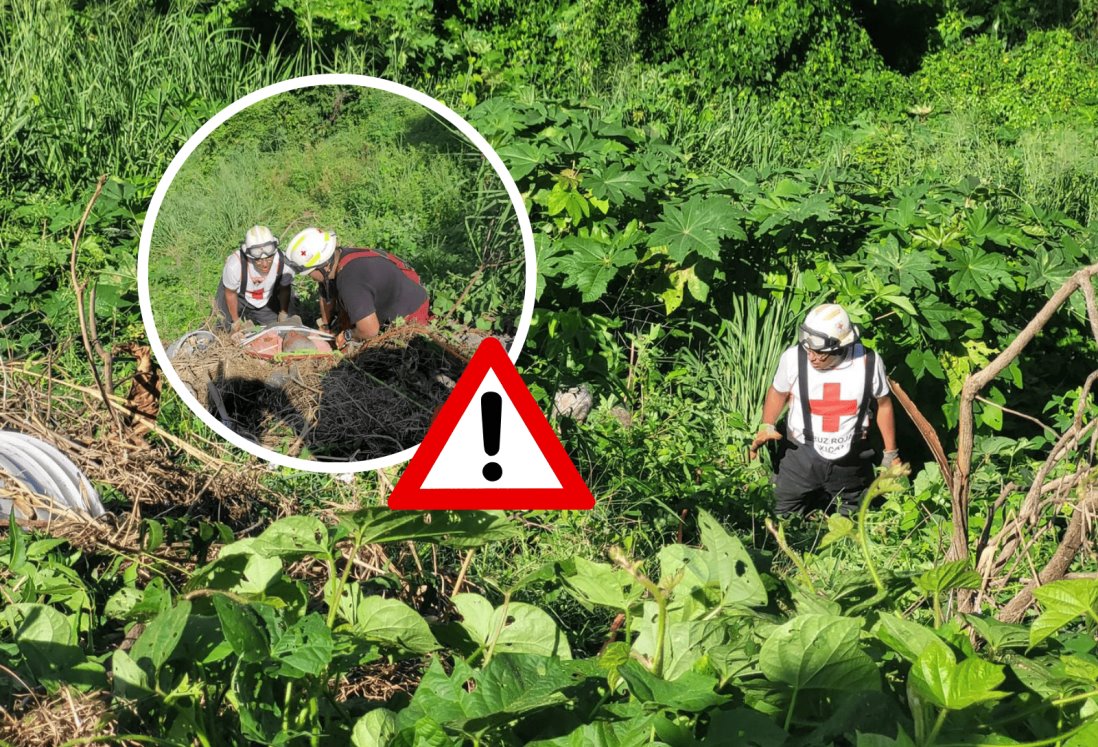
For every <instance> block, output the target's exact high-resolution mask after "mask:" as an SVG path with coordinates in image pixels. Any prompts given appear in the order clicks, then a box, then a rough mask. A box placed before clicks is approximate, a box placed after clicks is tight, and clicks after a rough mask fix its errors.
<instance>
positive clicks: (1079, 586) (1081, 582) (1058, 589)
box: [1029, 578, 1098, 646]
mask: <svg viewBox="0 0 1098 747" xmlns="http://www.w3.org/2000/svg"><path fill="white" fill-rule="evenodd" d="M1033 596H1034V597H1036V598H1037V601H1038V602H1039V603H1040V604H1041V614H1040V615H1039V616H1038V617H1037V619H1036V620H1034V621H1033V626H1032V627H1031V628H1030V630H1029V645H1030V646H1036V645H1037V644H1038V643H1040V642H1041V641H1043V640H1045V639H1046V638H1048V637H1049V636H1050V635H1052V634H1053V633H1055V632H1056V631H1057V630H1059V629H1060V628H1062V627H1064V626H1065V625H1067V624H1068V623H1070V622H1071V621H1072V620H1074V619H1075V618H1077V617H1083V618H1087V619H1089V622H1090V623H1091V624H1098V580H1095V579H1089V578H1073V579H1064V580H1061V581H1053V582H1052V583H1048V584H1045V585H1043V586H1038V587H1037V588H1036V589H1034V590H1033Z"/></svg>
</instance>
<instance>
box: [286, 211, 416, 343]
mask: <svg viewBox="0 0 1098 747" xmlns="http://www.w3.org/2000/svg"><path fill="white" fill-rule="evenodd" d="M287 262H288V263H289V265H290V266H291V267H293V268H294V269H295V270H296V271H297V272H305V273H307V274H308V275H309V277H311V278H313V279H314V280H316V281H317V282H318V283H319V284H320V324H319V327H320V329H321V330H322V331H327V330H328V328H329V326H330V324H331V322H332V319H333V317H334V316H335V314H339V316H340V321H341V322H342V331H341V332H340V334H339V335H338V336H337V338H336V344H337V345H339V346H342V345H343V344H344V343H346V342H349V341H351V340H352V339H359V340H365V339H369V338H371V337H375V336H376V335H377V334H378V333H379V332H380V331H381V328H382V327H383V326H385V325H387V324H389V323H390V322H392V321H393V320H394V319H397V318H400V317H403V318H405V319H408V320H412V321H417V322H420V323H423V324H426V323H427V322H428V321H429V320H430V312H429V302H428V298H427V291H426V290H425V289H424V288H423V286H422V285H421V284H420V282H419V275H417V274H416V272H415V270H413V269H412V268H411V267H409V266H408V265H406V264H405V263H404V262H402V261H401V260H400V259H398V258H397V257H395V256H393V255H392V254H388V253H384V254H383V253H381V252H377V251H375V250H372V249H354V248H348V247H337V245H336V237H335V234H332V233H328V232H325V231H320V230H319V229H316V228H307V229H305V230H304V231H302V232H301V233H299V234H298V235H297V236H295V237H294V238H293V240H291V241H290V245H289V247H288V249H287Z"/></svg>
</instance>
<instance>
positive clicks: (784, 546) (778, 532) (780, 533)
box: [765, 518, 816, 594]
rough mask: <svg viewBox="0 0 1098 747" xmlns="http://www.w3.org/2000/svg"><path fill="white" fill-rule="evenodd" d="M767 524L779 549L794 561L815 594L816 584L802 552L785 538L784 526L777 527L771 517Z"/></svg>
mask: <svg viewBox="0 0 1098 747" xmlns="http://www.w3.org/2000/svg"><path fill="white" fill-rule="evenodd" d="M765 526H766V531H768V532H770V533H771V534H772V535H774V539H775V541H777V543H778V549H779V550H781V551H782V552H783V553H785V555H786V557H788V558H789V559H790V560H791V561H793V565H795V566H796V567H797V571H798V572H799V573H800V574H801V576H802V577H803V578H804V583H805V586H807V587H808V590H809V591H810V592H812V593H813V594H815V593H816V585H815V584H813V583H812V576H810V575H809V573H808V566H807V565H805V563H804V560H803V559H802V558H801V556H800V554H799V553H798V552H797V551H796V550H794V549H793V548H792V547H790V546H789V543H788V542H787V541H786V539H785V530H784V528H782V527H781V526H778V527H775V526H774V522H772V521H771V520H770V519H769V518H767V519H766V522H765Z"/></svg>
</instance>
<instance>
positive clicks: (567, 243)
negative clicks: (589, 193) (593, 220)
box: [559, 221, 641, 303]
mask: <svg viewBox="0 0 1098 747" xmlns="http://www.w3.org/2000/svg"><path fill="white" fill-rule="evenodd" d="M640 236H641V234H640V231H639V230H638V228H637V223H636V221H633V222H631V223H630V224H629V225H628V226H626V227H625V229H624V230H623V231H620V232H617V233H614V234H611V233H609V232H608V231H607V230H606V228H604V227H602V226H597V227H594V228H592V229H590V230H587V229H583V230H581V231H580V233H579V235H577V236H569V237H567V238H565V239H564V240H563V241H561V247H562V248H563V249H564V250H565V252H566V253H564V254H562V255H561V256H560V257H559V267H560V269H561V271H563V272H564V274H565V276H566V277H565V281H564V286H565V287H566V288H578V289H579V290H580V291H581V292H582V293H583V301H584V302H585V303H588V302H591V301H594V300H595V299H597V298H599V297H600V296H601V295H602V294H603V293H604V292H606V286H607V285H608V284H609V283H610V281H611V280H613V279H614V277H615V276H617V274H618V271H619V269H620V268H622V267H626V266H628V265H632V264H636V261H637V252H636V250H635V249H634V248H633V246H634V245H635V244H636V243H637V241H639V239H640Z"/></svg>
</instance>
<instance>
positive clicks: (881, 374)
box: [873, 353, 892, 399]
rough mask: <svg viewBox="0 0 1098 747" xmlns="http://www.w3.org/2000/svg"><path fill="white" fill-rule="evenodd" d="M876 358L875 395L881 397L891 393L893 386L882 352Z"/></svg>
mask: <svg viewBox="0 0 1098 747" xmlns="http://www.w3.org/2000/svg"><path fill="white" fill-rule="evenodd" d="M874 358H876V361H877V365H876V366H875V368H874V371H873V396H874V397H876V398H877V399H880V398H881V397H884V396H885V395H887V394H891V393H892V388H891V387H889V385H888V376H887V375H886V374H885V364H884V361H883V360H882V359H881V356H880V354H879V353H878V354H877V355H875V356H874Z"/></svg>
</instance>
